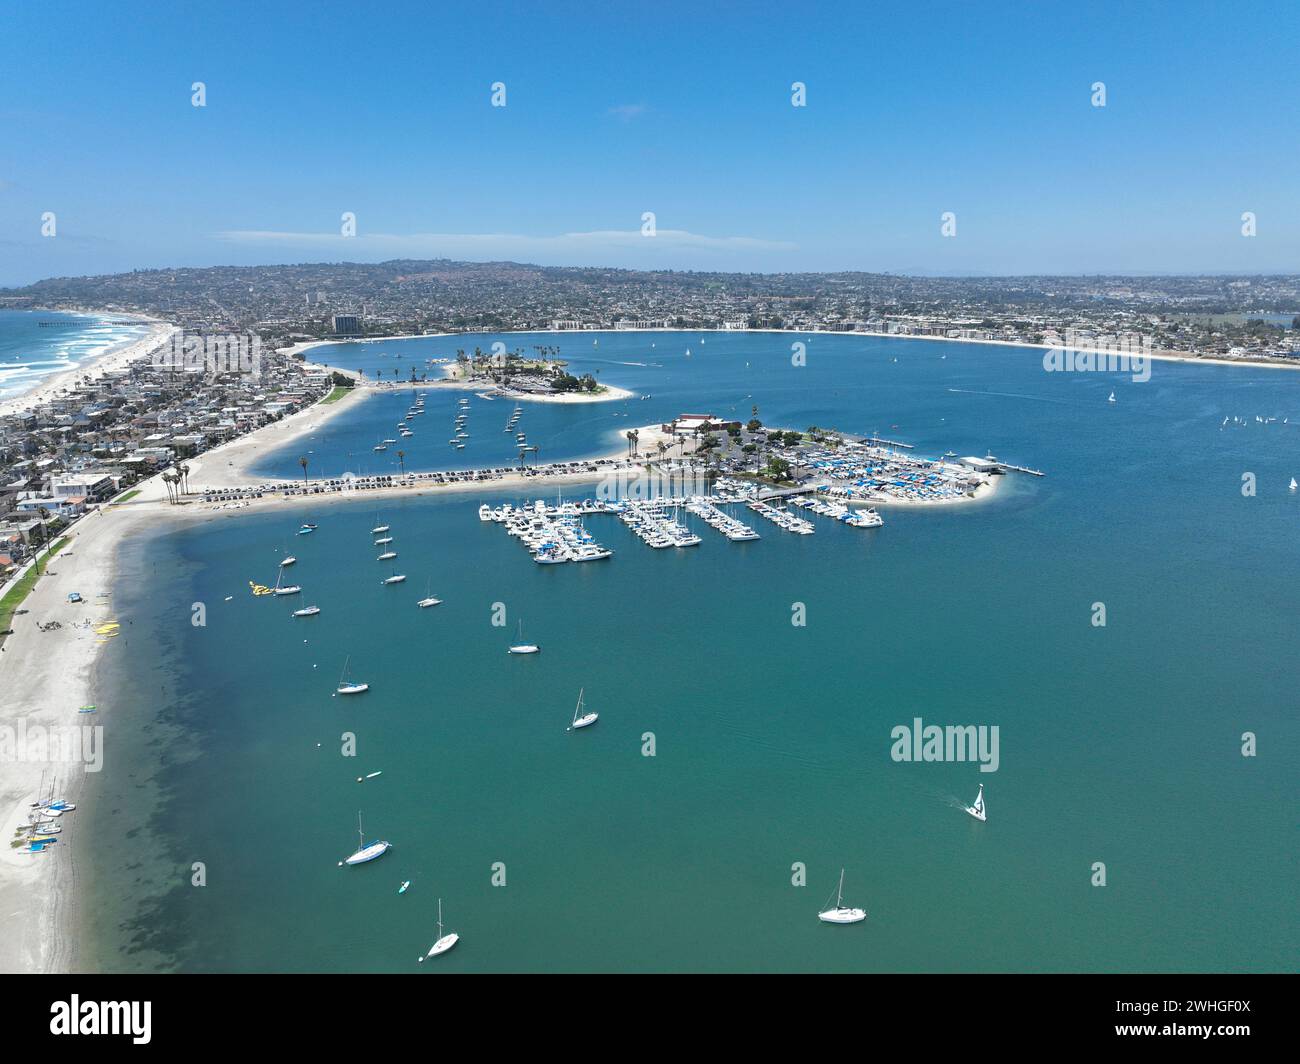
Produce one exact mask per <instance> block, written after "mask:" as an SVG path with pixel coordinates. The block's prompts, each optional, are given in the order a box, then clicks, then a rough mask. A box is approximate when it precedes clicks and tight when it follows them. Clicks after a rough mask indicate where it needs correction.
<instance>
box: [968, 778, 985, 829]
mask: <svg viewBox="0 0 1300 1064" xmlns="http://www.w3.org/2000/svg"><path fill="white" fill-rule="evenodd" d="M966 812H968V813H969V814H970V815H971V816H973V817H974V818H975V819H976V820H980V821H984V820H987V819H988V815H987V814H986V813H985V812H984V784H982V783H981V784H980V792H979V794H977V795H975V804H974V805H968V806H967V807H966Z"/></svg>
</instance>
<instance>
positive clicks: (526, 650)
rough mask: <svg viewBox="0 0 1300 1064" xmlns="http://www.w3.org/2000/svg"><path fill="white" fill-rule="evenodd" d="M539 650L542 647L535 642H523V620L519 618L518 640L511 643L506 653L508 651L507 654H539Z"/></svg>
mask: <svg viewBox="0 0 1300 1064" xmlns="http://www.w3.org/2000/svg"><path fill="white" fill-rule="evenodd" d="M541 650H542V648H541V647H539V646H538V645H537V644H536V643H525V642H524V622H523V621H522V620H520V622H519V642H517V643H515V644H513V645H512V646H511V647H510V648H509V650H507V651H506V653H508V654H539V653H541Z"/></svg>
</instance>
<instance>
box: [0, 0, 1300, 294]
mask: <svg viewBox="0 0 1300 1064" xmlns="http://www.w3.org/2000/svg"><path fill="white" fill-rule="evenodd" d="M114 8H117V10H113V9H114ZM1298 31H1300V4H1296V3H1288V4H1280V3H1279V4H1276V5H1270V4H1266V3H1256V4H1251V5H1249V6H1248V7H1247V6H1241V5H1234V4H1228V3H1222V4H1208V3H1195V2H1183V3H1169V4H1153V3H1136V2H1133V0H1129V2H1127V3H1116V4H1109V3H1088V4H1064V3H1061V4H1054V3H997V2H995V0H991V2H989V3H987V4H974V3H959V4H958V3H954V4H949V3H924V2H919V3H917V2H913V3H906V4H904V3H898V4H889V5H875V4H870V5H869V4H866V3H855V4H845V5H831V4H818V3H798V4H795V3H788V2H787V3H775V4H738V3H699V2H697V3H687V4H676V3H664V4H655V5H649V4H644V3H642V4H622V3H617V2H605V3H588V4H565V3H547V4H545V5H542V4H523V3H518V4H509V3H508V4H471V5H450V4H446V5H433V4H427V3H410V4H407V3H389V4H383V5H371V4H365V5H362V4H352V5H349V4H343V3H330V2H323V3H313V4H310V5H309V4H294V5H290V4H282V3H276V2H274V0H263V2H261V3H222V4H186V5H178V4H174V3H166V4H164V3H152V2H151V3H145V2H135V3H129V4H125V5H121V6H120V7H119V6H118V5H107V4H102V3H83V2H76V0H61V2H60V3H57V4H27V5H22V6H21V8H17V7H16V6H14V7H11V8H10V9H9V12H8V13H7V14H6V15H5V16H4V32H3V33H0V284H19V283H26V282H29V281H32V280H35V279H38V278H40V277H46V276H62V275H75V274H83V273H97V272H112V271H119V270H128V269H133V268H144V267H159V266H176V265H215V264H224V263H238V264H254V263H274V262H302V261H337V260H345V259H346V260H353V261H378V260H382V259H386V258H393V257H404V256H411V257H435V256H448V257H452V258H468V259H481V260H484V259H502V258H508V259H515V260H519V261H530V262H541V263H547V264H557V265H573V264H592V265H613V266H628V267H663V268H683V269H728V270H731V269H734V270H765V271H766V270H836V269H865V270H890V271H894V272H916V273H980V274H990V273H1032V272H1038V273H1045V272H1060V273H1085V272H1086V273H1092V272H1165V271H1168V272H1179V273H1189V272H1297V271H1300V195H1298V194H1297V193H1298V192H1300V106H1297V104H1298V102H1300V63H1297V61H1296V58H1295V42H1296V40H1297V39H1300V32H1298ZM194 81H203V82H205V83H206V86H207V106H206V107H204V108H195V107H192V106H191V103H190V95H191V90H190V86H191V83H192V82H194ZM496 81H501V82H504V83H505V85H506V93H507V97H506V98H507V106H506V107H504V108H494V107H492V106H491V105H490V92H491V90H490V86H491V85H492V83H493V82H496ZM795 81H802V82H804V83H805V84H806V85H807V101H808V102H807V106H806V107H804V108H795V107H792V106H791V104H790V96H791V88H790V87H791V84H792V83H793V82H795ZM1095 81H1103V82H1105V84H1106V92H1107V106H1106V107H1105V108H1095V107H1093V106H1091V102H1090V96H1091V85H1092V83H1093V82H1095ZM45 211H53V212H55V214H56V218H57V226H58V229H57V236H56V237H54V238H52V239H51V238H44V237H42V236H41V235H40V225H41V215H42V213H43V212H45ZM345 211H351V212H354V213H355V215H356V217H357V236H356V237H353V238H344V237H342V236H341V235H340V234H339V228H340V216H341V215H342V213H343V212H345ZM646 211H653V212H654V213H655V216H656V223H657V229H658V234H657V235H656V236H655V237H653V238H647V237H643V236H641V234H640V226H641V217H642V214H643V213H644V212H646ZM945 211H952V212H954V213H955V214H956V216H957V235H956V236H955V237H952V238H944V237H943V236H941V233H940V222H941V215H942V213H943V212H945ZM1243 211H1253V212H1254V213H1255V214H1256V217H1257V226H1258V235H1257V236H1256V237H1254V238H1251V239H1247V238H1243V237H1242V236H1241V221H1240V218H1241V214H1242V212H1243Z"/></svg>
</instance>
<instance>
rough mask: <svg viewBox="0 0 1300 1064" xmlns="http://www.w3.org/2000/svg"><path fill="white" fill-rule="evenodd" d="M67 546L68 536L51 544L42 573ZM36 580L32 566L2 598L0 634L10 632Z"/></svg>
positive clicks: (0, 638)
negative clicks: (17, 610) (18, 611)
mask: <svg viewBox="0 0 1300 1064" xmlns="http://www.w3.org/2000/svg"><path fill="white" fill-rule="evenodd" d="M67 545H68V538H67V536H62V537H60V538H59V539H56V540H55V541H54V542H53V543H52V544H50V551H49V554H48V555H46V557H45V559H44V560H43V561H42V563H41V568H42V571H44V569H45V568H47V567H48V566H49V562H50V559H51V558H53V557H54V556H55V555H56V554H58V553H59V551H61V550H62V549H63V548H64V547H66V546H67ZM36 579H37V577H36V567H35V566H32V567H31V568H30V569H28V570H27V572H26V573H24V574H23V577H22V579H21V580H19V581H18V583H16V584H14V586H13V587H11V588H10V589H9V590H8V591H6V592H5V593H4V597H3V598H0V632H5V631H8V630H9V628H10V626H11V624H12V622H13V619H14V610H16V609H19V608H20V607H21V606H22V604H23V600H24V599H25V598H27V596H28V595H29V594H31V590H32V588H34V587H35V586H36ZM4 640H5V637H4V636H2V635H0V643H3V642H4Z"/></svg>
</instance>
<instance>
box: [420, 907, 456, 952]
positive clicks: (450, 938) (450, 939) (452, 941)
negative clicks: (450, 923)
mask: <svg viewBox="0 0 1300 1064" xmlns="http://www.w3.org/2000/svg"><path fill="white" fill-rule="evenodd" d="M459 941H460V935H458V934H456V932H455V931H452V932H450V933H448V934H446V935H444V934H443V933H442V899H441V898H439V899H438V940H437V941H436V942H435V943H434V944H433V945H432V946H430V947H429V952H428V953H426V954H425V955H424V956H423V957H421V958H420V963H421V964H423V963H424V962H425V960H426V959H427V958H429V957H436V956H438V955H439V954H440V953H446V952H447V951H448V950H449V949H451V948H452V947H453V946H454V945H456V943H457V942H459Z"/></svg>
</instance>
